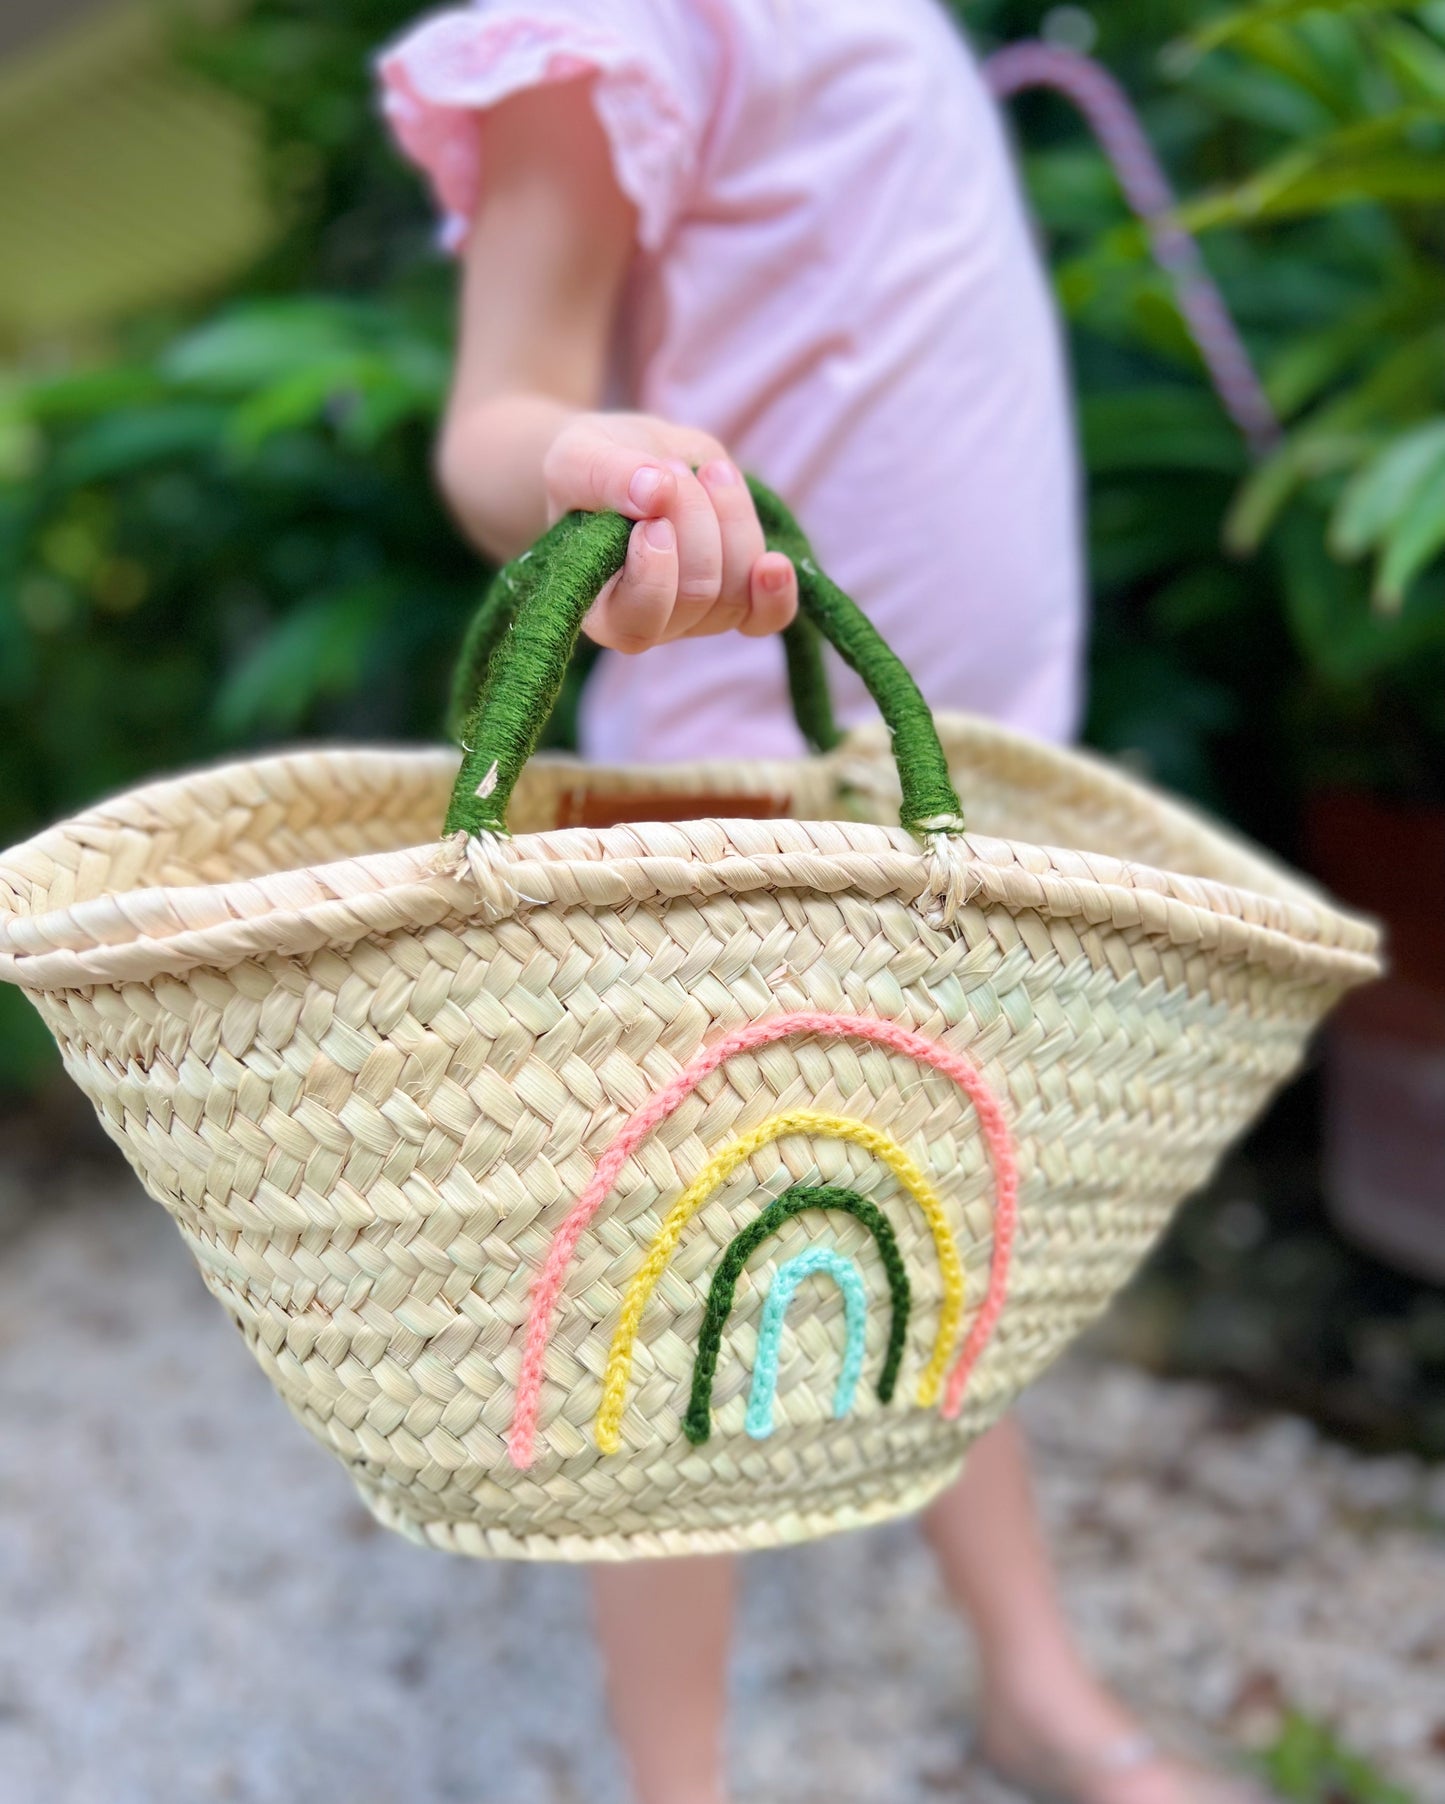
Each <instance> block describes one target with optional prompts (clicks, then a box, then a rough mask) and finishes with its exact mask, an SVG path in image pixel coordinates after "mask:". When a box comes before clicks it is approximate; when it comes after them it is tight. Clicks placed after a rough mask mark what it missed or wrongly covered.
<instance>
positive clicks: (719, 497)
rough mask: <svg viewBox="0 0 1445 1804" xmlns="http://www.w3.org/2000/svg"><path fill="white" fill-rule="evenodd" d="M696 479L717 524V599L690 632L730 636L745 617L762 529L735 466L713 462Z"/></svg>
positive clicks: (723, 460)
mask: <svg viewBox="0 0 1445 1804" xmlns="http://www.w3.org/2000/svg"><path fill="white" fill-rule="evenodd" d="M697 478H698V481H699V483H700V484H701V485H702V488H703V490H704V491H705V493H706V494H707V497H708V500H709V501H710V502H711V503H712V510H713V515H714V517H715V519H716V520H717V524H718V533H719V537H720V540H721V546H722V569H721V574H720V577H719V580H718V591H717V599H716V601H715V602H714V603H713V605H712V607H711V608H710V609H709V611H708V613H707V614H706V615H705V616H704V618H703V619H702V620H701V621H700V622H699V623H698V624H697V625H696V626H694V627H693V629H692V630H693V631H694V632H698V633H725V632H731V631H732V629H733V628H734V627H738V626H741V625H742V624H743V622H744V621H745V620H746V619H747V617H748V610H749V607H750V601H751V598H750V593H749V579H750V577H751V574H752V568H753V565H754V564H755V563H757V561H758V559H759V558H760V557H761V556H762V555H763V551H764V549H765V546H764V541H763V529H762V527H761V526H760V525H759V524H758V516H757V510H756V509H755V508H754V506H753V498H752V496H751V495H750V494H749V493H748V487H747V484H746V483H745V482H744V481H743V478H742V474H741V472H740V471H739V470H738V468H737V466H736V465H735V464H731V463H729V462H728V461H727V459H726V458H722V457H719V458H714V459H713V460H712V461H711V462H709V463H705V464H704V465H703V466H702V468H701V469H700V470H699V471H698V473H697Z"/></svg>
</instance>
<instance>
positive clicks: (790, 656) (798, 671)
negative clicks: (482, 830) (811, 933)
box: [447, 514, 843, 752]
mask: <svg viewBox="0 0 1445 1804" xmlns="http://www.w3.org/2000/svg"><path fill="white" fill-rule="evenodd" d="M585 517H586V516H584V515H582V514H567V515H565V516H564V517H563V518H562V519H561V520H559V521H558V522H557V524H556V525H555V526H553V527H552V528H551V530H550V531H548V532H546V533H544V534H543V535H542V537H541V538H540V539H538V540H537V542H536V544H535V545H533V546H532V548H531V550H530V551H524V552H523V553H522V555H521V556H520V557H519V558H515V559H513V561H512V562H511V563H510V564H508V565H507V566H506V567H505V568H504V569H502V570H499V571H498V572H497V574H496V576H495V577H494V578H493V579H492V581H491V583H490V584H489V585H488V588H487V592H486V594H485V595H484V596H483V597H482V601H481V605H480V606H479V607H478V609H477V611H476V613H475V614H474V615H473V616H472V620H471V624H470V625H469V626H468V628H467V635H466V638H465V639H464V640H463V642H462V650H461V656H460V657H459V658H458V659H457V667H456V670H455V671H454V672H453V674H452V690H451V699H450V702H449V704H448V707H447V731H448V733H449V734H450V735H451V737H452V738H453V739H455V740H458V741H459V742H460V743H461V744H463V745H465V744H466V743H467V725H468V722H469V720H470V718H471V715H472V713H473V711H474V710H475V708H476V705H477V697H478V696H479V695H480V694H481V691H482V685H483V684H484V683H485V681H486V675H487V665H488V664H489V663H490V662H491V657H492V653H493V651H495V650H496V647H497V645H498V643H499V642H500V640H501V639H502V637H503V636H504V634H505V633H506V632H507V630H508V628H509V627H510V626H511V624H512V622H513V621H514V620H515V619H516V617H517V614H518V612H519V611H520V610H521V609H523V608H525V607H527V606H528V605H529V604H530V602H531V599H532V597H533V595H535V593H536V591H537V588H538V586H539V584H540V582H541V578H542V574H543V572H544V571H546V570H549V569H551V568H553V566H554V564H555V562H556V559H557V558H558V557H559V556H562V555H565V547H566V544H567V542H568V540H569V539H570V538H571V537H572V536H573V532H574V530H575V528H576V527H577V525H578V524H579V523H580V522H581V521H582V520H583V519H584V518H585ZM787 524H788V525H789V526H792V522H791V520H788V522H787ZM770 542H771V544H772V547H773V549H774V550H779V551H786V552H787V553H788V555H789V557H791V558H793V559H794V561H795V562H796V561H797V558H798V557H806V556H808V555H809V552H808V548H807V544H806V541H804V540H803V538H802V535H801V534H800V533H798V531H797V528H796V527H793V532H792V536H791V538H790V537H789V534H788V533H787V531H786V530H784V529H783V528H782V525H781V523H779V529H778V530H777V531H775V532H774V533H773V534H772V537H771V540H770ZM783 652H784V655H785V658H786V661H787V668H788V695H789V699H790V701H791V704H792V709H793V717H794V719H795V720H796V721H797V723H798V729H799V731H800V732H801V733H802V735H803V738H804V739H805V740H806V741H807V743H808V745H809V746H810V747H811V748H812V750H813V751H815V752H831V751H832V750H833V748H834V747H835V746H836V745H838V744H840V743H841V741H842V738H843V735H842V733H841V731H840V730H839V728H838V725H837V722H836V721H835V720H834V718H833V702H832V697H831V696H830V695H829V693H828V673H827V670H826V668H825V667H824V664H823V641H822V638H821V637H820V635H819V633H818V629H817V628H816V627H815V626H814V625H813V623H812V621H811V619H810V618H809V617H808V615H807V614H805V613H804V612H803V610H802V609H801V608H800V609H799V610H798V612H797V613H796V614H794V616H793V618H792V619H791V620H790V621H789V622H788V624H787V626H785V627H784V628H783ZM544 724H545V722H544Z"/></svg>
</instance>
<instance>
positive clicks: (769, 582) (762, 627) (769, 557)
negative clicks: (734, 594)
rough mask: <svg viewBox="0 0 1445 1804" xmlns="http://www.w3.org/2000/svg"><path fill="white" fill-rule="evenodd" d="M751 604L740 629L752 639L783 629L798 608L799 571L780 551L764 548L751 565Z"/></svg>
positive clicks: (749, 586)
mask: <svg viewBox="0 0 1445 1804" xmlns="http://www.w3.org/2000/svg"><path fill="white" fill-rule="evenodd" d="M748 589H749V596H750V600H751V606H750V607H749V609H748V617H747V619H746V620H744V621H743V623H742V625H741V627H740V628H739V631H740V632H743V633H746V634H747V636H748V637H749V638H750V639H760V638H762V637H763V636H764V634H767V633H780V632H782V630H783V628H784V627H785V626H787V625H789V624H790V623H791V621H792V618H793V616H794V614H796V613H797V611H798V573H797V571H796V570H794V568H793V566H792V563H791V561H790V560H789V559H788V558H786V557H785V556H784V555H783V553H782V552H781V551H765V552H764V553H763V555H762V556H761V557H760V558H759V559H758V560H757V561H756V563H755V564H754V565H753V567H752V571H751V573H750V577H749V583H748Z"/></svg>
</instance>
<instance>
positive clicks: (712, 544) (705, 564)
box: [656, 463, 723, 639]
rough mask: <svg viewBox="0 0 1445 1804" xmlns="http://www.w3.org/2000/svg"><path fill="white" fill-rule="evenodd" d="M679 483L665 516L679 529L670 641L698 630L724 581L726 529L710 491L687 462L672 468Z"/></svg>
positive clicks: (658, 510)
mask: <svg viewBox="0 0 1445 1804" xmlns="http://www.w3.org/2000/svg"><path fill="white" fill-rule="evenodd" d="M672 475H673V480H674V483H675V485H676V486H675V489H674V499H673V502H672V504H671V506H663V507H659V508H658V509H657V510H656V511H657V512H658V513H660V514H665V515H666V516H667V518H668V519H669V520H671V521H672V524H673V525H674V526H675V527H676V529H677V607H676V610H675V612H674V613H673V617H672V622H671V625H670V626H669V627H668V631H667V637H668V638H669V639H677V638H681V637H682V636H683V635H684V634H685V633H690V632H692V631H694V629H695V628H696V627H698V626H699V625H700V624H701V622H702V621H703V619H704V618H705V616H706V615H707V613H708V611H709V609H710V608H712V607H714V606H715V605H716V603H717V599H718V589H719V586H720V584H721V582H722V566H723V552H722V528H721V527H720V526H719V524H718V517H717V514H716V512H715V511H714V509H713V504H712V500H711V498H710V497H709V495H708V492H707V490H706V489H705V488H704V487H703V486H702V484H701V483H700V482H699V481H698V479H697V477H696V476H694V475H693V473H692V471H691V470H690V469H688V467H687V465H686V464H684V463H675V464H674V465H673V466H672Z"/></svg>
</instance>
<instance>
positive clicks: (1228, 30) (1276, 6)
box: [1166, 0, 1400, 62]
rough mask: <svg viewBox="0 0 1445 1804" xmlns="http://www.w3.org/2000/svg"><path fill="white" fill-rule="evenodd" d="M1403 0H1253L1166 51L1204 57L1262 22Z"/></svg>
mask: <svg viewBox="0 0 1445 1804" xmlns="http://www.w3.org/2000/svg"><path fill="white" fill-rule="evenodd" d="M1399 9H1400V0H1254V4H1253V5H1251V6H1241V7H1237V8H1236V9H1235V10H1234V11H1233V12H1227V13H1225V14H1223V15H1222V16H1221V17H1219V18H1216V19H1210V20H1208V21H1207V22H1206V23H1205V24H1203V25H1201V26H1199V27H1198V28H1197V29H1196V30H1194V31H1192V32H1190V34H1189V36H1188V37H1187V38H1184V39H1183V40H1182V41H1181V43H1180V44H1179V45H1176V46H1171V48H1170V50H1169V51H1168V52H1167V53H1166V54H1167V55H1168V56H1170V57H1171V59H1175V60H1176V62H1177V61H1179V60H1181V59H1184V58H1187V59H1188V60H1192V59H1193V58H1194V57H1198V56H1205V55H1207V54H1208V53H1209V52H1210V51H1211V50H1218V49H1219V47H1220V46H1221V45H1222V44H1228V43H1229V42H1230V41H1231V40H1232V39H1235V38H1238V37H1241V36H1243V35H1244V34H1246V33H1248V32H1253V31H1257V30H1258V29H1259V28H1260V26H1262V25H1287V24H1289V23H1291V22H1292V21H1295V20H1298V19H1303V18H1305V17H1307V16H1309V15H1311V14H1323V13H1367V12H1398V11H1399Z"/></svg>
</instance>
